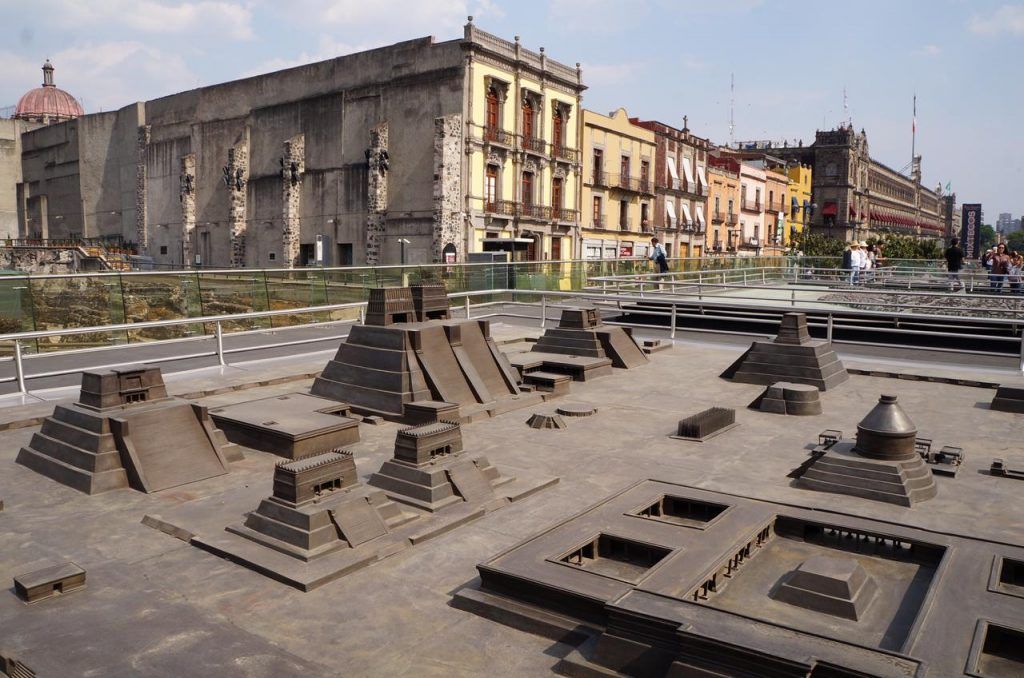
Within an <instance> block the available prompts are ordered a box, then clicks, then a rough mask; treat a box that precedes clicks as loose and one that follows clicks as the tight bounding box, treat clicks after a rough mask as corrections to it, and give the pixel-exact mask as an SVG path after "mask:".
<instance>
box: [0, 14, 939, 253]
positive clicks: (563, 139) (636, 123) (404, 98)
mask: <svg viewBox="0 0 1024 678" xmlns="http://www.w3.org/2000/svg"><path fill="white" fill-rule="evenodd" d="M585 89H586V87H585V85H584V82H583V74H582V71H581V69H580V66H579V64H576V65H575V66H569V65H566V64H563V63H560V62H558V61H555V60H553V59H551V58H549V57H548V55H547V54H546V53H545V50H544V49H543V48H541V49H540V50H539V51H536V52H535V51H532V50H529V49H526V48H525V47H523V46H522V44H521V43H520V41H519V38H518V37H516V38H515V40H514V41H511V42H510V41H507V40H503V39H501V38H498V37H496V36H494V35H491V34H489V33H486V32H484V31H482V30H480V29H479V28H477V27H476V26H475V25H474V24H473V22H472V19H470V22H469V23H467V24H466V26H465V31H464V35H463V37H462V39H459V40H451V41H445V42H436V41H434V40H433V39H432V38H423V39H418V40H412V41H409V42H403V43H399V44H396V45H391V46H389V47H383V48H380V49H375V50H370V51H367V52H361V53H358V54H352V55H348V56H343V57H339V58H336V59H331V60H329V61H324V62H320V63H314V64H310V65H307V66H300V67H297V68H291V69H288V70H284V71H279V72H275V73H269V74H266V75H260V76H256V77H252V78H247V79H244V80H239V81H235V82H228V83H224V84H219V85H213V86H210V87H203V88H199V89H195V90H191V91H188V92H182V93H179V94H174V95H170V96H167V97H163V98H160V99H155V100H152V101H146V102H137V103H134V104H131V105H129V106H125V107H124V108H122V109H120V110H116V111H109V112H104V113H93V114H88V115H84V114H82V112H81V110H80V108H79V109H78V110H75V108H76V107H77V102H74V99H73V97H70V95H67V93H65V92H62V90H57V89H56V88H55V86H54V84H53V68H52V66H50V65H49V63H47V66H46V67H44V84H43V87H41V88H38V89H37V90H33V91H32V92H30V93H29V94H27V95H26V96H25V97H24V98H23V99H22V102H20V103H19V105H18V108H17V110H16V111H15V114H14V119H12V120H4V121H0V122H3V125H2V126H0V219H2V221H0V229H3V230H4V231H5V232H6V235H7V237H10V238H28V239H38V240H47V241H52V240H59V239H65V238H71V239H119V240H123V241H128V242H131V243H133V244H134V246H135V247H137V248H138V250H139V252H140V253H142V254H145V255H148V256H150V257H152V258H153V260H154V262H156V263H157V264H162V265H167V266H190V265H197V264H199V265H203V266H223V267H228V266H230V267H243V266H245V267H275V266H284V267H293V266H307V265H325V266H339V265H359V264H371V265H373V264H397V263H403V262H405V263H426V262H463V261H467V260H471V259H479V258H483V257H487V256H493V255H490V254H485V253H493V252H499V253H501V252H507V253H508V255H509V256H510V257H511V258H512V259H515V260H536V261H541V260H565V259H573V258H588V259H594V258H602V259H603V258H620V257H635V256H646V255H647V254H648V252H649V244H650V239H651V238H652V237H658V238H659V239H660V240H661V241H662V242H664V243H665V244H666V246H667V248H668V250H669V253H670V255H671V256H680V257H686V256H704V255H710V254H713V253H736V254H756V253H764V252H781V251H783V250H784V249H785V248H786V247H787V246H788V245H789V244H790V241H791V239H792V238H793V236H794V235H795V234H797V233H799V232H801V231H802V230H803V229H804V228H807V227H811V228H814V229H821V230H822V232H825V233H828V234H831V235H833V236H835V237H840V238H844V239H852V238H864V237H868V236H869V235H872V234H875V233H878V232H880V231H898V232H905V233H912V234H914V235H920V236H924V237H933V236H941V235H942V234H943V218H944V217H943V212H944V209H943V206H942V205H943V196H941V195H938V194H937V193H936V192H933V191H930V190H928V189H925V188H924V187H923V186H922V185H921V177H920V166H919V164H917V165H915V168H914V171H913V172H912V174H911V176H909V177H908V176H904V175H903V174H900V173H898V172H895V171H893V170H891V169H889V168H887V167H886V166H884V165H882V164H881V163H878V162H877V161H875V160H873V159H871V158H870V156H869V155H868V148H867V139H866V136H865V134H864V132H863V131H861V132H860V133H856V132H854V131H853V129H852V128H850V127H847V126H843V127H840V128H839V129H836V130H830V131H825V132H818V133H817V136H816V139H815V141H814V143H812V144H809V145H808V146H802V145H798V146H796V147H792V146H785V145H777V144H767V143H763V142H754V143H748V144H740V145H737V146H734V147H725V146H717V145H715V144H713V143H712V142H711V141H709V140H708V139H706V138H703V137H700V136H697V135H695V134H694V133H693V132H692V131H691V130H690V129H689V126H688V123H687V120H686V118H685V117H684V118H683V124H682V126H681V127H675V126H673V125H669V124H666V123H662V122H657V121H654V120H642V119H638V118H631V117H630V116H629V114H628V113H627V112H626V111H625V110H624V109H619V110H617V111H614V112H612V113H611V114H609V115H603V114H600V113H596V112H593V111H589V110H586V109H583V108H582V106H581V103H582V97H583V92H584V90H585ZM68 99H70V102H69V101H68ZM946 211H953V212H955V210H946Z"/></svg>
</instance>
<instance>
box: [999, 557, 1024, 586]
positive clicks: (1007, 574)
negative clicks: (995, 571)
mask: <svg viewBox="0 0 1024 678" xmlns="http://www.w3.org/2000/svg"><path fill="white" fill-rule="evenodd" d="M999 583H1000V584H1006V585H1007V586H1015V587H1018V588H1022V589H1024V562H1021V561H1019V560H1011V559H1010V558H1003V563H1002V566H1001V567H1000V568H999Z"/></svg>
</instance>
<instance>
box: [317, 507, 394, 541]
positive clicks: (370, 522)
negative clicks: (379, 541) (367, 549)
mask: <svg viewBox="0 0 1024 678" xmlns="http://www.w3.org/2000/svg"><path fill="white" fill-rule="evenodd" d="M330 514H331V520H332V521H334V525H335V526H336V527H337V528H338V531H339V532H340V533H341V536H342V538H344V539H345V541H347V542H348V544H349V546H351V547H352V548H355V547H357V546H359V545H360V544H365V543H366V542H368V541H370V540H371V539H376V538H377V537H382V536H384V535H385V534H387V533H388V527H387V525H385V524H384V521H383V520H382V519H381V517H380V514H379V513H377V509H375V508H374V507H373V506H371V505H370V503H369V501H368V500H367V499H366V498H365V497H354V498H353V499H351V500H350V501H346V502H344V503H342V504H341V505H339V506H338V507H337V508H334V509H330Z"/></svg>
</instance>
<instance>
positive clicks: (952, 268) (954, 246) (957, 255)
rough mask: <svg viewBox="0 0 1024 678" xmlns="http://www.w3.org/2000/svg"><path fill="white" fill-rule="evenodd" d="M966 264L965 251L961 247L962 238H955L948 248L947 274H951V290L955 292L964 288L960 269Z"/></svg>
mask: <svg viewBox="0 0 1024 678" xmlns="http://www.w3.org/2000/svg"><path fill="white" fill-rule="evenodd" d="M963 266H964V251H963V250H962V249H960V240H959V239H958V238H953V239H952V240H950V241H949V247H947V248H946V274H947V275H948V276H949V291H950V292H955V291H957V290H962V289H963V288H964V284H963V282H962V281H961V280H960V269H961V268H963Z"/></svg>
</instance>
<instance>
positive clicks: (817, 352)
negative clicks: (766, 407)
mask: <svg viewBox="0 0 1024 678" xmlns="http://www.w3.org/2000/svg"><path fill="white" fill-rule="evenodd" d="M721 376H722V378H723V379H731V380H732V381H738V382H741V383H744V384H762V385H764V386H770V385H771V384H774V383H775V382H777V381H788V382H790V383H794V384H810V385H812V386H817V387H818V390H821V391H827V390H828V389H830V388H835V387H836V386H838V385H839V384H842V383H843V382H844V381H846V380H847V379H849V378H850V375H849V374H848V373H847V372H846V368H845V367H843V363H842V362H840V360H839V356H837V355H836V352H835V351H833V350H832V344H831V343H829V342H827V341H819V340H815V339H811V335H810V334H809V333H808V332H807V316H806V315H804V314H803V313H786V314H785V315H783V316H782V323H781V325H780V326H779V334H778V336H777V337H775V341H755V342H754V343H753V344H751V345H750V348H749V349H747V351H746V353H744V354H743V355H742V356H740V358H739V359H738V360H737V361H736V362H734V363H733V364H732V365H730V366H729V368H728V369H727V370H726V371H725V372H723V373H722V375H721Z"/></svg>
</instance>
